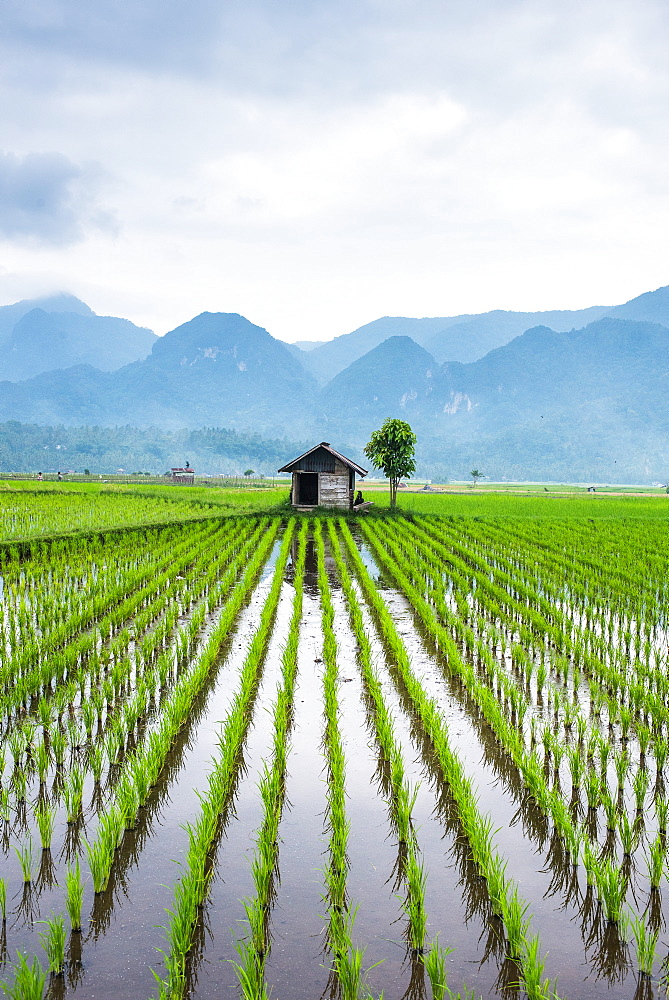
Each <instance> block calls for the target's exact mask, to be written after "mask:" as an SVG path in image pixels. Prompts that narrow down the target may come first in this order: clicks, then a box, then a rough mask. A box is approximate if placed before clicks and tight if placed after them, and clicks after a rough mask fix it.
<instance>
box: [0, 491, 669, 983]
mask: <svg viewBox="0 0 669 1000" xmlns="http://www.w3.org/2000/svg"><path fill="white" fill-rule="evenodd" d="M201 492H202V494H203V495H202V496H200V495H199V493H200V491H198V495H194V491H192V492H190V493H189V491H188V488H184V489H183V490H179V489H175V488H173V491H172V492H169V491H168V490H161V489H160V488H157V490H156V492H154V493H151V492H150V491H148V492H147V491H146V490H142V491H141V492H133V490H132V489H127V490H125V491H118V492H113V491H109V490H107V491H104V490H99V489H97V490H96V491H91V490H88V491H86V490H83V491H82V490H81V489H78V488H74V487H70V488H63V489H62V490H45V491H38V490H34V489H26V490H23V491H22V490H21V489H12V490H6V491H3V492H2V493H0V629H1V634H0V963H1V968H0V979H1V980H2V985H1V986H0V993H4V995H7V996H9V997H12V998H15V1000H38V998H42V997H49V998H60V997H66V996H72V997H77V998H81V1000H89V998H90V1000H92V998H101V997H102V998H109V1000H116V998H118V1000H121V998H124V1000H125V998H130V997H131V998H140V1000H167V998H169V1000H181V998H193V1000H194V998H202V1000H213V998H220V997H231V998H243V1000H251V998H252V1000H263V998H267V997H272V998H275V1000H317V998H321V997H322V998H332V1000H339V998H341V1000H358V998H375V1000H376V998H379V997H381V996H383V997H385V1000H401V998H413V1000H433V998H435V1000H442V998H445V997H450V996H458V995H459V996H460V997H462V998H465V997H496V996H504V997H529V998H552V997H560V998H573V1000H576V998H593V1000H594V998H601V1000H604V998H611V1000H614V998H615V1000H617V998H629V1000H633V998H634V1000H637V998H647V1000H650V998H654V997H664V996H666V994H667V982H668V976H669V969H668V966H667V957H668V953H669V933H668V931H667V924H666V920H667V909H668V907H667V897H668V892H669V890H668V888H667V851H668V840H667V826H668V824H669V793H668V792H667V787H666V782H667V777H668V768H669V714H668V712H667V697H668V694H669V621H668V619H667V608H668V601H669V593H668V591H669V577H668V574H667V565H668V562H669V536H668V533H667V513H666V511H667V508H666V507H665V504H666V503H667V502H668V501H667V498H664V499H663V498H662V497H657V498H654V497H651V498H634V497H624V498H620V497H616V498H614V497H596V498H595V497H578V498H573V499H570V498H567V499H565V498H559V499H555V498H545V497H536V498H519V497H510V496H501V497H494V496H490V495H481V496H477V497H475V498H474V497H470V496H462V497H457V496H455V497H449V498H445V497H435V496H429V495H428V496H419V495H415V496H413V495H412V496H408V495H405V496H402V497H401V504H402V505H403V506H402V509H401V510H400V511H399V512H398V513H397V514H391V513H388V512H387V511H384V510H383V509H379V510H378V511H377V513H376V515H371V516H367V517H360V518H359V519H357V520H356V519H355V518H351V517H337V516H324V515H321V514H317V515H316V516H313V517H309V516H306V515H305V516H297V517H295V516H293V515H292V513H291V512H290V510H289V509H281V507H280V500H281V499H282V495H281V494H280V493H279V494H277V493H276V492H273V491H268V493H267V494H265V495H262V496H260V497H259V496H258V495H257V494H255V495H254V497H253V500H252V501H251V500H250V499H249V498H248V497H246V498H242V497H241V494H236V496H235V498H234V499H231V498H230V497H229V496H227V495H225V494H222V493H219V492H217V491H209V492H207V491H204V490H203V491H201ZM379 499H381V498H380V497H379ZM439 504H441V506H439ZM379 506H380V505H379Z"/></svg>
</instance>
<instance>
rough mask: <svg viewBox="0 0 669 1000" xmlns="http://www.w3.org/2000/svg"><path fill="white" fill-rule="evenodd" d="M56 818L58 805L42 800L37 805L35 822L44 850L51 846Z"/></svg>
mask: <svg viewBox="0 0 669 1000" xmlns="http://www.w3.org/2000/svg"><path fill="white" fill-rule="evenodd" d="M55 820H56V807H55V806H50V805H48V804H47V803H46V802H41V803H39V804H38V805H37V806H36V807H35V822H36V823H37V829H38V830H39V835H40V842H41V844H42V850H43V851H48V850H49V849H50V847H51V838H52V836H53V827H54V823H55Z"/></svg>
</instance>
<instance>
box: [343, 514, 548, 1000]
mask: <svg viewBox="0 0 669 1000" xmlns="http://www.w3.org/2000/svg"><path fill="white" fill-rule="evenodd" d="M340 530H341V533H342V537H343V539H344V543H345V545H346V550H347V553H348V556H349V558H350V559H351V562H352V564H353V566H354V569H355V572H356V574H357V576H358V579H359V581H360V583H361V586H362V588H363V592H364V594H365V598H366V600H368V601H369V603H370V605H371V606H372V607H373V609H374V612H375V614H376V616H377V620H378V622H379V625H380V627H381V629H382V632H383V635H384V639H385V641H386V643H387V644H388V646H389V647H390V648H392V650H393V654H394V656H395V658H396V662H397V666H398V668H399V670H400V672H401V675H402V678H403V682H404V684H405V686H406V689H407V691H408V692H409V694H410V695H411V698H412V700H413V702H414V705H415V707H416V711H417V712H418V714H419V715H420V718H421V720H422V723H423V725H424V726H425V729H426V731H427V733H428V734H429V736H430V738H431V740H432V743H433V747H434V751H435V753H436V755H437V757H438V759H439V762H440V765H441V767H442V769H443V770H444V773H445V776H446V777H447V780H448V783H449V785H450V788H451V792H452V794H453V797H454V799H455V800H456V802H457V803H458V807H459V810H460V817H461V822H462V825H463V829H464V830H465V833H466V835H467V838H468V840H469V842H470V845H471V848H472V852H473V856H474V860H475V862H476V864H477V865H478V867H479V870H480V872H481V874H482V875H483V876H484V877H485V878H486V880H487V883H488V891H489V895H490V900H491V903H492V905H493V907H494V908H495V910H496V912H497V913H498V914H499V916H500V917H501V919H502V920H503V922H504V927H505V931H506V935H507V945H508V949H509V957H510V958H512V959H514V960H516V961H517V962H518V971H519V975H520V977H521V981H522V984H523V987H524V988H525V991H526V993H527V995H528V997H530V998H531V1000H534V998H543V997H545V996H546V995H547V994H548V995H549V994H550V992H551V991H552V990H553V984H552V983H551V982H550V981H549V980H546V979H545V978H544V976H543V972H544V966H545V961H544V959H542V958H541V955H540V943H539V939H538V936H537V935H536V934H535V935H531V930H530V918H529V917H528V916H527V915H526V914H527V904H526V903H525V902H524V901H523V900H522V898H521V896H520V894H519V893H518V887H517V886H516V885H515V884H514V883H513V882H512V880H511V879H509V878H507V876H506V872H505V869H506V863H505V862H504V861H503V859H502V858H501V857H500V855H499V854H498V853H497V852H496V850H495V848H494V846H493V843H492V836H493V833H492V821H491V820H490V818H489V817H484V816H482V815H481V814H480V812H479V811H478V808H477V804H476V797H475V795H474V792H473V790H472V787H471V785H470V783H469V781H468V779H467V777H466V775H465V773H464V769H463V768H462V765H461V763H460V761H459V759H458V758H457V756H456V755H455V754H454V753H453V751H452V749H451V747H450V745H449V741H448V732H447V729H446V726H445V724H444V722H443V720H442V718H441V715H440V712H439V710H438V707H437V706H436V705H435V703H434V701H433V700H431V699H429V698H428V697H427V696H426V695H425V692H424V691H423V689H422V687H421V685H420V684H419V683H418V682H417V681H416V679H415V677H414V676H413V673H412V671H411V665H410V663H409V660H408V657H407V655H406V652H405V650H404V647H403V644H402V642H401V640H400V638H399V636H398V635H397V632H396V630H395V627H394V624H393V622H392V619H391V618H390V615H389V614H388V611H387V609H386V606H385V604H384V602H383V600H382V599H381V597H380V595H379V594H378V591H377V590H376V587H375V586H374V583H373V581H372V579H371V577H370V576H369V574H368V572H367V570H366V568H365V566H364V564H363V562H362V559H361V558H360V554H359V553H358V550H357V548H356V545H355V542H354V541H353V538H352V537H351V534H350V531H349V530H348V527H347V526H346V525H345V524H341V525H340Z"/></svg>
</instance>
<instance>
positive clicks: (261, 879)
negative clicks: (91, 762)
mask: <svg viewBox="0 0 669 1000" xmlns="http://www.w3.org/2000/svg"><path fill="white" fill-rule="evenodd" d="M306 536H307V523H306V522H303V523H302V525H301V526H300V530H299V534H298V546H297V558H296V561H295V571H294V588H295V593H294V597H293V610H292V614H291V618H290V625H289V628H288V636H287V639H286V645H285V647H284V649H283V653H282V656H281V670H282V684H281V686H280V687H279V689H278V691H277V699H276V705H275V708H274V738H273V747H272V764H271V767H270V766H268V764H267V763H264V765H263V770H262V775H261V779H260V784H259V791H260V796H261V798H262V802H263V806H264V813H263V820H262V824H261V826H260V828H259V830H258V832H257V836H256V849H255V853H254V857H253V861H252V863H251V870H252V873H253V884H254V887H255V897H254V898H253V899H247V900H245V901H244V909H245V912H246V919H247V921H248V925H249V933H248V937H247V938H246V939H245V940H242V941H239V942H238V944H237V950H238V952H239V962H237V963H235V969H236V971H237V976H238V979H239V984H240V986H241V988H242V996H243V997H244V1000H268V997H269V989H268V987H267V983H266V981H265V962H266V958H267V955H268V953H269V947H270V934H269V920H270V908H271V905H272V901H273V898H274V893H275V879H276V873H277V871H278V855H279V823H280V821H281V814H282V811H283V804H284V798H285V791H286V786H285V781H286V760H287V753H288V745H289V738H290V729H291V724H292V718H293V697H294V689H295V676H296V672H297V652H298V646H299V640H300V624H301V621H302V605H303V595H304V582H303V576H304V562H305V556H306Z"/></svg>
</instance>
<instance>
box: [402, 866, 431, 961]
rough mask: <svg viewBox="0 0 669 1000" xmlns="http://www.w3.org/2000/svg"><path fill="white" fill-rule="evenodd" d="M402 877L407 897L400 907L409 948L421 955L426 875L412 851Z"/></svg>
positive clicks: (424, 934) (423, 938)
mask: <svg viewBox="0 0 669 1000" xmlns="http://www.w3.org/2000/svg"><path fill="white" fill-rule="evenodd" d="M404 875H405V879H406V886H407V895H406V899H405V900H404V901H403V904H402V905H403V907H404V910H405V912H406V914H407V917H408V918H409V926H408V929H407V938H408V942H409V947H410V948H411V950H412V951H413V952H415V953H416V954H422V953H423V947H424V945H425V936H426V933H427V914H426V913H425V886H426V882H427V874H426V872H425V869H424V868H423V865H422V864H421V862H420V861H419V860H418V858H417V857H416V855H415V854H414V852H413V851H412V852H410V854H409V856H408V858H407V862H406V865H405V871H404Z"/></svg>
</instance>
